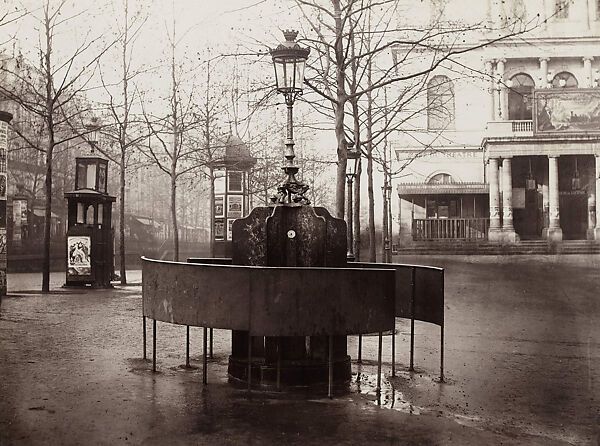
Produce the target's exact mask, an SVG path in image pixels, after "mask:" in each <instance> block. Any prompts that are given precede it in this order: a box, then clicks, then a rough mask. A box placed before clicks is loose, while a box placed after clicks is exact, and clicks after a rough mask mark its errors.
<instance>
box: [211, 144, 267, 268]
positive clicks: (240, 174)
mask: <svg viewBox="0 0 600 446" xmlns="http://www.w3.org/2000/svg"><path fill="white" fill-rule="evenodd" d="M222 146H223V149H222V150H221V151H220V152H221V153H220V154H217V155H218V156H217V157H215V158H216V159H215V160H214V161H213V162H212V163H211V167H212V169H213V175H214V178H215V183H214V184H215V185H214V206H213V210H212V212H213V219H214V227H213V238H214V239H213V240H214V255H215V257H231V227H232V224H233V222H234V220H235V219H237V218H242V217H245V216H246V215H248V211H249V209H250V206H249V203H248V176H249V173H250V169H252V166H254V165H255V164H256V158H254V157H253V156H251V155H250V151H249V150H248V146H247V145H246V143H244V142H243V141H242V140H241V139H240V138H239V137H237V136H233V135H229V136H228V137H227V139H226V140H225V141H223V142H222Z"/></svg>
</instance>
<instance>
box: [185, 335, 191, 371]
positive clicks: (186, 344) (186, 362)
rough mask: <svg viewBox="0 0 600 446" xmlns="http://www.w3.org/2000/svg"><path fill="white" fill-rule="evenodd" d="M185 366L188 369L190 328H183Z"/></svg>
mask: <svg viewBox="0 0 600 446" xmlns="http://www.w3.org/2000/svg"><path fill="white" fill-rule="evenodd" d="M185 366H186V367H187V368H188V369H189V368H190V326H189V325H186V326H185Z"/></svg>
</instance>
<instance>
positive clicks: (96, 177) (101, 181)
mask: <svg viewBox="0 0 600 446" xmlns="http://www.w3.org/2000/svg"><path fill="white" fill-rule="evenodd" d="M76 165H77V168H76V170H75V189H76V190H81V189H89V190H94V191H96V192H99V193H101V194H106V189H107V179H108V178H107V175H106V172H107V170H108V160H106V159H103V158H97V157H89V158H77V159H76Z"/></svg>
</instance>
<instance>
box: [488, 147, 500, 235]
mask: <svg viewBox="0 0 600 446" xmlns="http://www.w3.org/2000/svg"><path fill="white" fill-rule="evenodd" d="M488 177H489V179H490V180H489V181H490V228H489V230H488V240H489V241H490V242H501V241H502V227H501V225H500V184H499V178H498V158H490V159H489V161H488Z"/></svg>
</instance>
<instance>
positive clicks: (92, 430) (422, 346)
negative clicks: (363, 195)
mask: <svg viewBox="0 0 600 446" xmlns="http://www.w3.org/2000/svg"><path fill="white" fill-rule="evenodd" d="M395 260H397V261H401V262H403V263H420V264H431V265H437V266H443V267H445V268H446V323H447V325H446V340H445V345H446V378H447V382H446V383H444V384H440V383H438V382H436V378H437V374H438V367H439V328H437V327H435V326H431V325H429V324H425V323H417V324H416V354H415V364H416V366H417V370H416V372H414V373H409V372H408V371H407V370H406V368H407V364H408V347H409V344H408V339H409V337H408V334H409V324H408V323H407V322H406V321H404V320H401V319H398V324H397V331H398V332H397V342H396V346H397V355H396V357H397V363H398V365H397V370H398V372H397V376H396V377H391V376H389V375H390V367H391V363H390V356H389V351H390V337H389V336H387V337H386V339H385V343H384V352H385V353H384V355H386V356H385V357H384V372H385V378H384V388H383V394H382V400H381V405H380V406H378V405H377V402H376V398H375V392H374V386H375V379H376V378H375V373H376V363H375V359H376V352H377V348H376V347H377V337H376V336H366V337H364V338H363V339H364V351H363V358H364V359H365V360H364V361H363V364H362V365H358V364H353V373H354V375H353V381H354V382H353V383H352V385H351V392H350V393H347V394H338V395H337V396H336V397H335V399H333V400H329V399H327V398H326V397H325V394H317V395H315V394H313V395H304V394H291V395H290V394H277V393H274V392H273V393H261V392H252V393H251V394H248V393H247V392H246V391H245V390H244V389H238V388H235V387H233V386H231V385H229V384H228V383H227V377H226V368H227V357H228V354H229V333H228V332H227V331H222V330H215V346H214V351H215V357H214V359H213V360H212V361H210V362H209V369H208V372H209V374H208V379H209V385H208V386H207V387H203V385H202V370H201V345H202V337H201V335H202V329H201V328H192V365H193V366H194V367H195V368H193V369H191V370H187V369H185V368H184V367H182V365H183V364H184V362H185V328H184V327H180V326H172V325H169V324H163V323H158V369H159V373H157V374H153V373H151V372H150V368H151V364H150V363H149V362H145V361H144V360H142V359H141V356H142V342H141V327H142V324H141V318H140V314H141V299H140V293H141V287H140V286H127V287H117V288H116V289H114V290H111V291H103V290H88V291H87V292H81V291H73V290H64V289H61V288H58V287H59V286H60V285H61V284H62V281H63V280H64V276H62V275H53V277H52V285H53V289H54V292H53V293H51V294H48V295H41V294H36V293H34V292H31V290H33V289H35V288H38V287H39V283H40V276H39V275H36V274H16V275H9V293H10V296H9V297H8V298H6V299H4V300H3V302H2V305H1V308H0V398H1V399H0V444H2V445H9V444H111V445H112V444H127V443H131V444H152V445H154V444H156V445H162V444H176V445H177V444H182V445H183V444H256V445H259V444H261V445H262V444H272V445H275V444H277V445H279V444H284V443H288V444H417V445H419V444H423V445H425V444H460V445H462V444H466V445H484V444H485V445H487V444H512V445H517V444H518V445H521V444H533V445H552V444H577V445H579V444H593V445H596V444H600V443H599V439H600V436H599V434H600V431H599V422H600V412H599V401H600V323H599V321H600V318H599V316H600V256H598V255H595V256H594V255H590V256H543V257H542V256H539V257H538V256H511V257H494V256H480V257H457V256H448V257H435V258H434V257H402V258H398V259H395ZM140 278H141V276H140V273H139V272H132V273H131V274H130V275H129V280H130V281H139V280H140ZM149 328H150V326H149ZM150 334H151V333H150V332H149V336H150ZM149 339H150V337H149ZM356 346H357V342H356V337H350V338H349V339H348V348H349V353H350V354H351V355H352V357H353V358H354V357H355V356H356Z"/></svg>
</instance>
